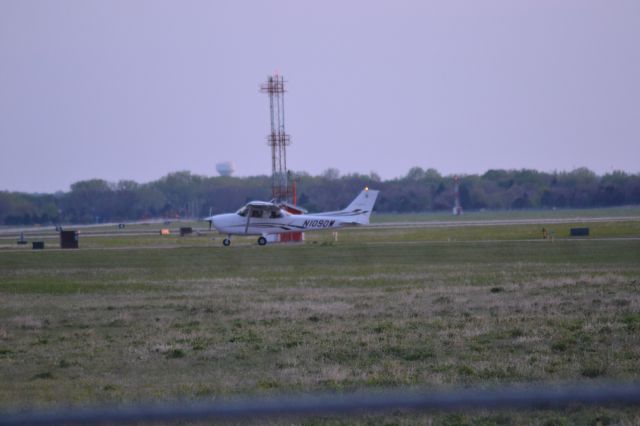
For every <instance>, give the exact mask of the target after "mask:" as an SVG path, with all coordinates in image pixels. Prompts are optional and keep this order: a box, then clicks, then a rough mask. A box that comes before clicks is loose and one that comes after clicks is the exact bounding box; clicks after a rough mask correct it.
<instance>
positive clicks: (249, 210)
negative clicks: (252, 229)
mask: <svg viewBox="0 0 640 426" xmlns="http://www.w3.org/2000/svg"><path fill="white" fill-rule="evenodd" d="M252 214H253V209H252V208H251V206H249V207H248V208H247V224H246V226H245V227H244V233H245V235H246V234H247V233H248V232H249V221H251V215H252Z"/></svg>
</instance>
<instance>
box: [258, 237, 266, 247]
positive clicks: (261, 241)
mask: <svg viewBox="0 0 640 426" xmlns="http://www.w3.org/2000/svg"><path fill="white" fill-rule="evenodd" d="M265 244H267V239H266V238H265V237H260V238H258V245H260V246H263V245H265Z"/></svg>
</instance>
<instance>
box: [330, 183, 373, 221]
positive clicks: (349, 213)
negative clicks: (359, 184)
mask: <svg viewBox="0 0 640 426" xmlns="http://www.w3.org/2000/svg"><path fill="white" fill-rule="evenodd" d="M378 193H379V191H376V190H373V189H371V190H370V189H365V190H363V191H362V192H360V194H358V196H357V197H356V198H355V200H353V201H352V202H351V204H349V205H348V206H347V208H346V209H344V210H341V211H339V212H337V213H336V215H335V216H341V217H349V218H352V219H353V221H354V222H355V223H359V224H362V225H367V224H369V217H370V216H371V211H372V210H373V205H374V204H375V203H376V199H377V198H378Z"/></svg>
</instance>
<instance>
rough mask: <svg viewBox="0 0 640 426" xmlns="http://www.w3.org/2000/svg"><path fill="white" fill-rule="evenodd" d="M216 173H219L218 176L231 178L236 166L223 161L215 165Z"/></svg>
mask: <svg viewBox="0 0 640 426" xmlns="http://www.w3.org/2000/svg"><path fill="white" fill-rule="evenodd" d="M216 171H217V172H218V173H220V176H227V177H228V176H231V175H232V174H233V172H235V171H236V165H235V164H234V163H233V162H231V161H225V162H222V163H218V164H216Z"/></svg>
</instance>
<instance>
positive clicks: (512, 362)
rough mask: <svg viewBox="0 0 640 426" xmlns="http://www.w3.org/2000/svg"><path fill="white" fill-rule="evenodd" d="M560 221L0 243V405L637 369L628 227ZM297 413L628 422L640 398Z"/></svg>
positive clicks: (638, 265)
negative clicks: (547, 406)
mask: <svg viewBox="0 0 640 426" xmlns="http://www.w3.org/2000/svg"><path fill="white" fill-rule="evenodd" d="M570 226H571V224H564V225H554V226H553V228H555V229H554V230H555V233H556V239H555V241H553V242H550V241H543V240H541V239H540V229H541V227H540V226H537V225H515V226H513V225H510V226H490V227H461V228H407V229H404V228H403V229H373V228H364V229H350V230H345V231H341V232H340V233H339V234H338V240H337V241H335V240H334V236H333V234H332V233H330V232H329V233H318V234H311V233H310V234H307V243H306V244H304V245H289V246H277V245H273V246H266V247H258V246H256V245H255V242H254V240H253V238H251V239H248V238H237V239H235V240H234V245H233V246H232V247H229V248H222V247H221V246H220V242H221V238H220V237H219V236H216V237H215V240H212V238H211V236H190V237H183V238H181V237H177V236H171V237H160V236H141V237H127V236H110V237H87V238H84V237H81V247H85V248H87V250H68V251H62V250H44V251H31V250H28V249H25V250H19V251H13V250H12V251H10V250H4V251H0V301H1V302H2V303H1V304H0V383H2V386H1V387H0V408H2V409H4V410H6V409H12V408H16V407H24V406H34V405H35V406H55V405H59V404H77V405H87V404H93V403H114V402H115V403H129V402H135V401H149V400H154V401H155V400H175V399H184V398H188V399H192V398H196V399H207V398H214V397H221V396H222V397H224V396H231V395H247V394H248V395H255V394H271V393H277V392H297V391H338V392H351V391H354V390H357V389H369V388H380V387H385V388H386V387H391V388H395V387H403V386H410V387H414V386H418V387H426V388H433V389H449V388H450V387H458V386H463V387H466V386H480V387H489V386H497V385H500V384H511V383H517V384H523V385H526V384H542V383H566V382H570V383H576V382H577V383H585V384H593V383H598V382H601V381H612V380H613V381H625V382H626V381H637V380H638V378H639V377H640V240H638V239H636V238H637V237H640V222H638V221H628V222H610V223H609V222H602V223H593V224H587V225H586V226H590V227H591V230H592V233H591V237H589V238H586V239H585V238H583V239H570V238H567V237H566V235H567V234H568V228H569V227H570ZM581 226H584V225H581ZM632 237H633V238H632ZM51 246H55V240H52V241H51ZM48 247H50V245H48ZM102 248H107V249H102ZM297 421H300V422H303V423H305V422H311V423H330V424H335V423H343V422H344V423H345V424H351V423H353V422H360V423H365V424H366V423H368V424H378V423H390V424H397V423H399V424H425V423H432V424H443V425H444V424H447V425H449V424H483V425H485V424H513V423H531V424H637V423H638V422H640V410H631V409H613V408H602V409H584V408H579V407H576V408H575V409H571V410H564V411H536V412H525V413H523V412H510V411H507V412H469V413H461V414H413V413H405V412H398V413H392V414H388V415H385V416H381V417H376V416H367V415H363V416H360V417H357V418H346V419H345V418H331V417H329V418H315V419H306V420H305V419H302V420H288V421H287V422H288V423H291V422H297Z"/></svg>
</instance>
